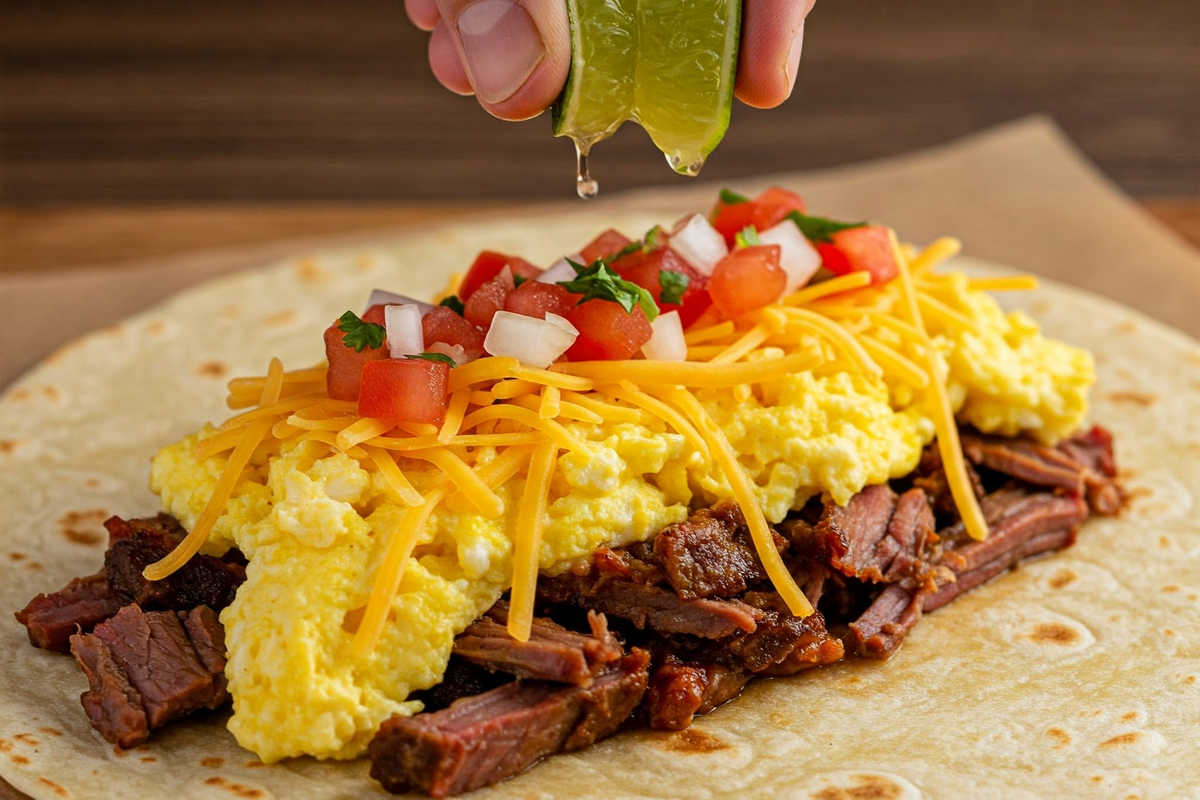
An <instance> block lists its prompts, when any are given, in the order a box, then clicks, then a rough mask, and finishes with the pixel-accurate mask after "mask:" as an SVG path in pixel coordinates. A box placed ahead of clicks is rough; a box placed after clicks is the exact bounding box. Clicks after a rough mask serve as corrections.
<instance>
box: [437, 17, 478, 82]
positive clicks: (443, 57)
mask: <svg viewBox="0 0 1200 800" xmlns="http://www.w3.org/2000/svg"><path fill="white" fill-rule="evenodd" d="M429 67H430V68H431V69H432V70H433V75H434V77H435V78H437V79H438V81H439V82H440V83H441V84H442V86H445V87H446V88H447V89H449V90H450V91H452V92H454V93H455V94H461V95H471V94H474V93H475V92H474V90H473V89H472V88H471V81H470V79H469V78H467V71H466V70H464V69H463V65H462V59H461V58H459V55H458V48H456V47H455V46H454V39H453V38H452V37H451V35H450V30H449V28H447V27H446V23H445V21H443V20H441V19H439V20H438V21H437V25H435V26H434V28H433V35H432V36H430V37H429Z"/></svg>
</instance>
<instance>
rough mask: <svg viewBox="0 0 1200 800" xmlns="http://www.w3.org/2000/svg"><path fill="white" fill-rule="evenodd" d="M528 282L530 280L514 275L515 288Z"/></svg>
mask: <svg viewBox="0 0 1200 800" xmlns="http://www.w3.org/2000/svg"><path fill="white" fill-rule="evenodd" d="M527 280H529V278H526V277H525V276H524V275H513V288H514V289H515V288H517V287H518V286H520V285H521V284H522V283H524V282H525V281H527Z"/></svg>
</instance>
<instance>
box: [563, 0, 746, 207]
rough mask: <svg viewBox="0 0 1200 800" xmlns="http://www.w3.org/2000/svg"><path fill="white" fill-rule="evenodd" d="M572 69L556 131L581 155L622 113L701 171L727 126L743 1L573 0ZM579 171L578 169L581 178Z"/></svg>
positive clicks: (689, 170)
mask: <svg viewBox="0 0 1200 800" xmlns="http://www.w3.org/2000/svg"><path fill="white" fill-rule="evenodd" d="M567 8H568V11H569V13H570V18H571V72H570V75H569V77H568V78H567V85H566V88H565V89H564V90H563V93H562V96H561V97H559V99H558V102H557V103H556V104H555V106H554V135H555V136H569V137H571V138H572V139H573V140H574V141H575V145H576V147H578V149H579V152H580V154H581V156H582V157H584V158H585V159H586V156H587V153H588V151H589V150H590V149H591V147H592V145H594V144H595V143H596V142H598V141H600V140H602V139H606V138H608V137H609V136H611V135H612V134H613V133H615V132H616V130H617V128H619V127H621V125H622V124H623V123H624V122H625V121H626V120H634V121H635V122H637V123H639V124H640V125H641V126H642V127H643V128H645V129H646V132H647V133H649V134H650V138H651V139H652V140H653V141H654V144H655V145H656V146H657V147H658V149H659V150H661V151H662V152H663V154H664V155H666V157H667V162H668V163H669V164H670V165H671V168H672V169H674V170H675V171H676V172H681V173H683V174H685V175H695V174H697V173H698V172H699V171H700V168H701V167H702V166H704V159H705V158H706V157H707V156H708V154H709V153H711V152H712V151H713V149H714V148H716V146H717V144H718V143H720V141H721V138H722V137H723V136H724V135H725V129H726V128H728V127H729V114H730V109H731V107H732V105H733V84H734V77H735V74H736V70H737V50H738V40H739V38H740V35H741V17H742V4H741V0H688V2H679V0H568V2H567ZM582 178H583V170H582V169H581V185H582Z"/></svg>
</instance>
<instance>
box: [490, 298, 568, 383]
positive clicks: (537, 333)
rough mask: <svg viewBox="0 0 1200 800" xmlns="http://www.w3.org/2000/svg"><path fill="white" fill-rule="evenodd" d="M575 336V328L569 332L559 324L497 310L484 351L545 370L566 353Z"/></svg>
mask: <svg viewBox="0 0 1200 800" xmlns="http://www.w3.org/2000/svg"><path fill="white" fill-rule="evenodd" d="M559 319H562V317H559ZM563 322H566V320H563ZM567 324H568V325H570V323H569V322H568V323H567ZM572 331H573V332H572ZM578 335H579V332H578V331H576V330H575V329H574V326H572V327H571V330H570V331H568V330H566V329H565V328H564V327H562V325H561V324H560V323H558V322H550V321H547V320H544V319H535V318H533V317H527V316H525V315H524V314H514V313H513V312H511V311H497V312H496V316H494V317H492V327H491V328H489V329H488V334H487V338H486V339H484V340H483V349H484V350H486V351H487V352H488V353H490V354H491V355H494V356H511V357H512V358H515V359H517V360H518V361H520V362H521V363H522V364H525V365H526V366H529V367H538V368H540V369H545V368H546V367H548V366H550V365H551V364H553V363H554V360H555V359H556V358H558V357H559V356H561V355H562V354H563V353H565V352H567V348H568V347H570V346H571V345H573V344H574V343H575V338H576V337H577V336H578Z"/></svg>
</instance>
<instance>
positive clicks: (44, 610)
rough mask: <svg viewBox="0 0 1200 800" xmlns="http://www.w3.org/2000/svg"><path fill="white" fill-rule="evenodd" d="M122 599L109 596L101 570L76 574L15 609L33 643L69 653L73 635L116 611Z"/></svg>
mask: <svg viewBox="0 0 1200 800" xmlns="http://www.w3.org/2000/svg"><path fill="white" fill-rule="evenodd" d="M120 607H121V604H120V602H119V601H118V600H117V599H116V598H114V597H112V596H110V594H109V591H108V579H107V577H106V576H105V574H104V571H103V570H101V571H100V572H97V573H96V574H95V575H89V576H88V577H86V578H76V579H75V580H73V581H71V582H70V583H69V584H67V585H66V587H65V588H63V589H59V590H58V591H57V592H54V593H52V594H39V595H38V596H37V597H35V598H33V599H32V600H30V601H29V605H27V606H25V607H24V608H23V609H21V610H20V611H18V612H17V613H16V617H17V622H20V623H21V624H22V625H24V626H25V630H26V631H27V632H28V634H29V641H30V643H31V644H32V645H33V646H34V647H41V648H44V649H46V650H54V651H57V652H59V653H67V652H70V650H71V643H70V639H71V635H72V634H74V633H76V632H77V631H83V632H84V633H87V632H89V631H91V630H92V628H94V627H96V625H98V624H99V623H101V622H103V621H104V620H106V619H108V618H109V617H111V616H112V615H113V614H115V613H117V610H118V609H120Z"/></svg>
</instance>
